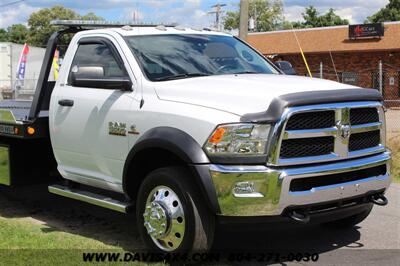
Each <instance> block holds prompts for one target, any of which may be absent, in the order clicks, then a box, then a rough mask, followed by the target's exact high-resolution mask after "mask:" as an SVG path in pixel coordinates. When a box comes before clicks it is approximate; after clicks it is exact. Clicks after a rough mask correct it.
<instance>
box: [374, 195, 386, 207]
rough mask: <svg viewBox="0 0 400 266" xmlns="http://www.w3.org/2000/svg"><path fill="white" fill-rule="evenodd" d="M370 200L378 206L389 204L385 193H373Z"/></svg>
mask: <svg viewBox="0 0 400 266" xmlns="http://www.w3.org/2000/svg"><path fill="white" fill-rule="evenodd" d="M369 201H370V202H372V203H374V204H376V205H378V206H385V205H387V204H388V199H387V198H386V197H385V196H384V195H383V194H379V195H372V196H370V198H369Z"/></svg>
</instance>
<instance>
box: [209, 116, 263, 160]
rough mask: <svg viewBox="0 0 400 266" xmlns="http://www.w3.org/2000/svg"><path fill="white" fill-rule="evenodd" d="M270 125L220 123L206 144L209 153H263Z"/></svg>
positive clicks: (238, 154)
mask: <svg viewBox="0 0 400 266" xmlns="http://www.w3.org/2000/svg"><path fill="white" fill-rule="evenodd" d="M270 128H271V127H270V125H261V124H229V125H220V126H218V127H217V128H216V129H215V130H214V132H213V133H212V134H211V136H210V138H209V139H208V141H207V142H206V143H205V144H204V149H205V150H206V152H207V154H209V155H214V156H218V155H237V156H240V155H263V154H265V148H266V145H267V140H268V135H269V131H270Z"/></svg>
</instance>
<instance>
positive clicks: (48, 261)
mask: <svg viewBox="0 0 400 266" xmlns="http://www.w3.org/2000/svg"><path fill="white" fill-rule="evenodd" d="M0 228H1V230H0V239H1V241H0V265H57V264H59V265H80V264H83V261H82V254H83V252H90V251H93V252H102V250H106V251H107V252H123V250H122V249H121V248H118V247H114V246H110V245H106V244H103V243H102V242H99V241H96V240H93V239H90V238H85V237H82V236H79V235H73V234H69V233H65V232H60V231H51V230H50V228H49V227H47V226H45V225H41V224H39V223H37V222H35V221H34V220H30V219H29V218H12V219H6V218H2V217H0ZM77 247H79V249H77Z"/></svg>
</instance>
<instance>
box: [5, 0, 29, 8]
mask: <svg viewBox="0 0 400 266" xmlns="http://www.w3.org/2000/svg"><path fill="white" fill-rule="evenodd" d="M24 1H25V0H18V1H14V2H10V3H6V4H2V5H0V7H5V6H11V5H15V4H18V3H21V2H24Z"/></svg>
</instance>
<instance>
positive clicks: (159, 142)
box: [123, 127, 219, 213]
mask: <svg viewBox="0 0 400 266" xmlns="http://www.w3.org/2000/svg"><path fill="white" fill-rule="evenodd" d="M153 148H157V149H164V150H166V151H169V152H171V153H173V154H175V155H176V156H177V157H179V158H180V159H181V160H182V161H183V162H184V163H185V164H186V165H187V166H188V167H189V168H190V170H191V171H192V173H193V177H194V178H195V179H196V183H197V185H198V186H199V187H200V191H201V194H202V196H203V197H204V199H205V200H206V202H207V203H208V205H209V207H210V209H211V210H212V211H213V212H214V213H219V205H218V200H217V196H216V192H215V188H214V184H213V182H212V179H211V175H210V171H209V164H210V161H209V159H208V157H207V155H206V154H205V152H204V151H203V149H202V147H201V146H200V144H199V143H198V142H197V141H196V140H195V139H193V137H191V136H190V135H189V134H187V133H186V132H184V131H182V130H180V129H177V128H172V127H157V128H153V129H151V130H149V131H147V132H146V133H144V134H143V135H142V136H141V137H140V138H139V139H138V141H137V142H136V144H135V145H134V146H133V148H132V150H131V151H130V152H129V154H128V157H127V160H126V162H125V166H124V172H123V189H124V191H125V192H126V191H128V189H127V183H128V182H127V178H128V169H129V165H130V164H131V162H132V160H134V158H135V155H137V154H138V153H139V152H141V151H144V150H146V149H153Z"/></svg>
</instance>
